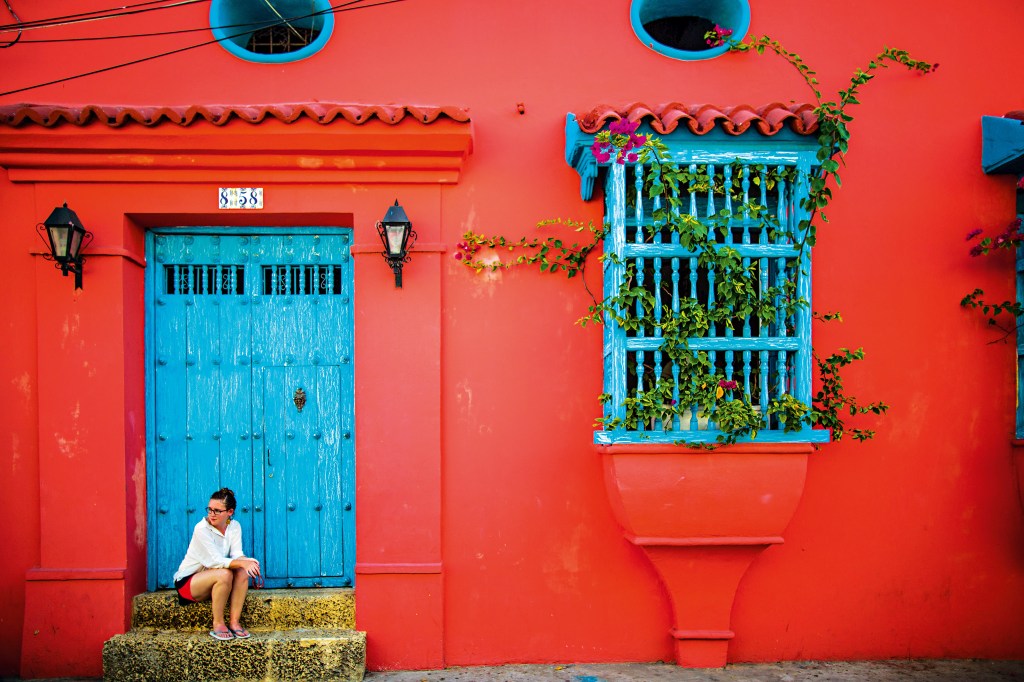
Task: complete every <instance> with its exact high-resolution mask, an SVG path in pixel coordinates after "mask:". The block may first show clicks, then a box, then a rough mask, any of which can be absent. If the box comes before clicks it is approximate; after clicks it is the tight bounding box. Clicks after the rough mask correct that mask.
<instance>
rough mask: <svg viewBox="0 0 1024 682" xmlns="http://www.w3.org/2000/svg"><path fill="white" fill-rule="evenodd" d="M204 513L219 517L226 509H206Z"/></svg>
mask: <svg viewBox="0 0 1024 682" xmlns="http://www.w3.org/2000/svg"><path fill="white" fill-rule="evenodd" d="M206 511H207V512H209V513H210V514H216V515H220V514H223V513H224V512H226V511H227V509H214V508H213V507H207V508H206Z"/></svg>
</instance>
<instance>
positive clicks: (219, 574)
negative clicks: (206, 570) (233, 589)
mask: <svg viewBox="0 0 1024 682" xmlns="http://www.w3.org/2000/svg"><path fill="white" fill-rule="evenodd" d="M213 571H214V573H215V575H214V576H213V579H214V581H215V582H216V583H218V584H221V585H230V584H231V581H232V579H233V574H232V572H231V569H230V568H215V569H213Z"/></svg>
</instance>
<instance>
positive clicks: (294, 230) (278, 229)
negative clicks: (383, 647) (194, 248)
mask: <svg viewBox="0 0 1024 682" xmlns="http://www.w3.org/2000/svg"><path fill="white" fill-rule="evenodd" d="M253 218H254V219H257V220H258V218H259V216H255V215H254V216H253ZM188 234H194V235H221V236H227V237H243V236H265V235H269V236H281V237H286V236H288V235H313V234H322V235H341V234H347V235H349V243H350V244H352V243H353V241H354V238H355V229H354V227H351V226H349V227H344V226H337V225H324V226H261V225H251V226H226V225H224V226H217V225H208V224H207V225H177V226H173V227H148V228H146V230H145V253H146V266H145V274H144V278H143V279H144V286H143V308H144V312H145V322H144V325H145V326H144V329H145V340H144V344H143V346H144V349H145V353H144V355H145V367H144V372H145V400H146V472H147V473H146V498H147V500H149V501H150V502H149V503H148V504H147V506H146V589H147V590H150V591H154V590H158V589H170V586H169V585H168V586H163V585H158V583H157V579H158V575H157V571H156V570H155V569H156V564H157V560H158V559H157V543H156V541H155V538H156V534H155V532H154V530H155V528H156V514H157V511H158V510H157V508H156V505H155V503H154V501H155V500H156V499H157V497H156V466H155V462H154V460H153V458H154V457H155V456H156V447H155V443H156V419H155V415H156V400H155V399H156V396H155V391H154V386H155V375H154V371H155V369H154V367H155V358H154V344H155V338H156V337H155V333H156V328H155V326H156V323H155V320H154V311H153V309H154V304H155V301H154V297H155V294H156V287H157V279H156V277H157V274H156V273H157V270H158V267H159V266H158V263H157V262H156V260H155V259H154V258H153V255H154V254H155V240H156V237H158V236H160V235H188ZM349 264H350V269H349V273H350V274H349V277H350V279H351V284H352V289H353V292H354V290H355V264H354V263H353V262H352V259H351V257H350V258H349ZM352 305H353V307H354V305H355V298H354V297H353V299H352ZM352 321H353V324H354V323H355V315H354V314H353V316H352ZM354 345H355V335H354V334H353V356H354V355H355V348H354ZM352 371H353V380H352V386H351V389H352V395H351V398H352V400H351V410H352V414H351V415H350V423H351V424H352V429H351V432H352V435H351V441H352V454H353V457H354V456H355V453H356V447H355V438H356V433H355V430H356V421H355V397H356V396H355V376H354V374H355V367H354V364H353V368H352ZM352 471H353V473H352V476H353V479H354V478H355V476H356V475H357V472H356V467H355V466H354V465H353V467H352ZM355 484H356V481H355V480H353V481H352V486H353V491H354V490H355ZM355 524H356V521H355V510H354V509H353V521H352V524H351V534H352V538H351V543H352V547H353V551H352V557H353V558H352V559H351V560H350V561H351V563H352V566H346V574H347V575H349V574H350V575H351V579H352V584H353V585H354V584H355V573H356V570H355V564H354V557H355V552H356V547H355V542H356V533H355V527H356V525H355ZM250 542H255V537H253V538H250ZM185 550H186V547H182V550H181V551H182V556H184V552H185ZM347 563H348V562H347Z"/></svg>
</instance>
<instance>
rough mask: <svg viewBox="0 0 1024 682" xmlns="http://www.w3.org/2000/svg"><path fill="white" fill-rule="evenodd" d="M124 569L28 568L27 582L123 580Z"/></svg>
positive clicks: (125, 570)
mask: <svg viewBox="0 0 1024 682" xmlns="http://www.w3.org/2000/svg"><path fill="white" fill-rule="evenodd" d="M126 572H127V569H125V568H30V569H28V570H27V571H25V580H27V581H30V582H32V581H61V580H124V576H125V573H126Z"/></svg>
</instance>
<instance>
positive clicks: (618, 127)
mask: <svg viewBox="0 0 1024 682" xmlns="http://www.w3.org/2000/svg"><path fill="white" fill-rule="evenodd" d="M639 127H640V123H639V122H637V121H630V120H628V119H623V118H620V119H619V120H618V121H615V122H614V123H612V124H611V125H609V126H608V132H610V133H611V134H612V135H632V134H633V133H634V132H636V129H637V128H639Z"/></svg>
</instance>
